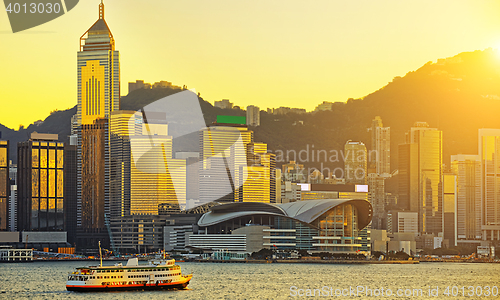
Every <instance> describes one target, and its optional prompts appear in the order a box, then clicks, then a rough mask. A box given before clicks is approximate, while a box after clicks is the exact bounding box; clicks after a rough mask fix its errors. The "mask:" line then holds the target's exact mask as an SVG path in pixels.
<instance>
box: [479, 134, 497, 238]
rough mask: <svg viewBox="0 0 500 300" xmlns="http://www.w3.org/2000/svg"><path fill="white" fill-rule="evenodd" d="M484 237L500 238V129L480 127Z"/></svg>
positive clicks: (482, 228)
mask: <svg viewBox="0 0 500 300" xmlns="http://www.w3.org/2000/svg"><path fill="white" fill-rule="evenodd" d="M478 136H479V156H480V159H481V201H482V224H481V230H482V238H483V240H488V241H489V240H496V241H498V240H500V129H479V134H478Z"/></svg>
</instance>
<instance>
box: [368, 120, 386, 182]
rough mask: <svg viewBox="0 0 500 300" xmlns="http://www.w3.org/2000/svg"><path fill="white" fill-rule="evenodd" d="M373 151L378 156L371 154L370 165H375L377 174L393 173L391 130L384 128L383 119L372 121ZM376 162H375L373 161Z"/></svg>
mask: <svg viewBox="0 0 500 300" xmlns="http://www.w3.org/2000/svg"><path fill="white" fill-rule="evenodd" d="M370 130H371V132H372V149H371V150H372V151H375V154H376V156H375V157H373V156H372V153H371V152H370V154H369V160H370V163H372V162H374V163H375V169H376V173H377V174H379V175H383V174H386V175H388V174H390V173H391V128H390V127H383V124H382V119H381V118H380V117H379V116H376V117H375V119H373V120H372V127H371V128H370ZM373 160H375V161H373Z"/></svg>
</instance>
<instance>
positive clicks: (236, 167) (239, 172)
mask: <svg viewBox="0 0 500 300" xmlns="http://www.w3.org/2000/svg"><path fill="white" fill-rule="evenodd" d="M244 119H245V118H244V117H243V119H242V120H240V119H238V117H229V116H218V122H217V123H215V124H214V125H213V126H210V127H208V128H205V129H202V130H201V131H200V153H201V154H200V159H201V160H202V161H200V173H199V176H200V201H201V203H207V202H210V201H215V200H219V201H227V202H247V201H259V202H267V203H270V202H275V201H276V197H277V196H276V191H277V187H276V178H275V176H274V173H275V170H274V169H275V163H276V159H275V155H274V154H272V153H267V144H265V143H255V142H254V141H253V131H251V130H249V129H248V127H247V126H246V125H245V123H246V122H245V120H244Z"/></svg>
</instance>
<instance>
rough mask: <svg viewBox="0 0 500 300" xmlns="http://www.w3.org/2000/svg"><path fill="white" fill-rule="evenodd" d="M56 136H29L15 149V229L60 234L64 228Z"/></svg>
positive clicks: (61, 145)
mask: <svg viewBox="0 0 500 300" xmlns="http://www.w3.org/2000/svg"><path fill="white" fill-rule="evenodd" d="M57 140H58V136H57V134H40V133H35V132H34V133H32V134H31V139H30V140H29V141H27V142H21V143H18V145H17V159H18V164H17V166H18V171H17V183H18V196H17V204H18V205H17V212H18V216H17V229H18V230H19V231H62V230H64V229H65V224H64V143H61V142H58V141H57Z"/></svg>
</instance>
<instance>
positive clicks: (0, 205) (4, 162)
mask: <svg viewBox="0 0 500 300" xmlns="http://www.w3.org/2000/svg"><path fill="white" fill-rule="evenodd" d="M9 182H10V180H9V142H8V141H0V231H7V230H9V190H10V184H9Z"/></svg>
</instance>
